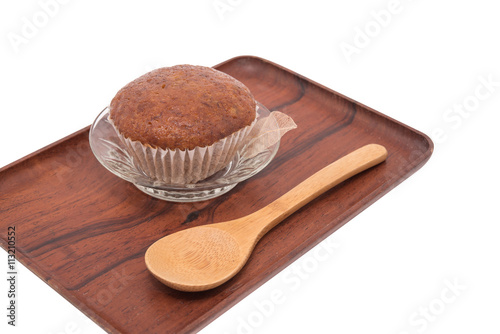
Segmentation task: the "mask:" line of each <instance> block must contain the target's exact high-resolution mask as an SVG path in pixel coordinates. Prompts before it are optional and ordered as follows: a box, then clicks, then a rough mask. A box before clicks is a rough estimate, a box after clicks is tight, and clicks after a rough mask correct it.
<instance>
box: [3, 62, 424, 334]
mask: <svg viewBox="0 0 500 334" xmlns="http://www.w3.org/2000/svg"><path fill="white" fill-rule="evenodd" d="M216 68H218V69H219V70H222V71H224V72H226V73H228V74H230V75H232V76H234V77H236V78H237V79H239V80H240V81H242V82H243V83H244V84H246V85H247V86H248V87H249V88H250V90H251V91H252V92H253V94H254V96H255V98H256V99H257V100H258V101H259V102H261V103H263V104H264V105H266V106H267V107H268V108H269V109H270V110H280V111H282V112H284V113H286V114H288V115H290V116H291V117H292V118H293V119H294V120H295V122H296V123H297V125H298V128H297V129H295V130H293V131H291V132H289V133H287V134H286V135H285V137H284V138H283V139H282V142H281V146H280V149H279V151H278V154H277V156H276V158H275V159H274V160H273V161H272V162H271V164H270V165H269V166H267V167H266V168H265V169H264V170H263V171H262V172H260V173H259V174H257V175H256V176H255V177H253V178H251V179H249V180H247V181H245V182H242V183H240V184H239V185H237V186H236V187H235V188H234V189H233V190H232V191H230V192H229V193H227V194H225V195H223V196H221V197H218V198H216V199H213V200H209V201H206V202H198V203H190V204H179V203H169V202H165V201H162V200H159V199H155V198H153V197H149V196H148V195H146V194H144V193H142V192H140V191H139V190H138V189H136V188H135V187H134V186H133V185H132V184H130V183H128V182H126V181H123V180H121V179H119V178H118V177H116V176H114V175H113V174H111V173H110V172H108V171H107V170H106V169H105V168H104V167H102V166H101V165H100V164H99V163H98V161H97V160H96V159H95V158H94V156H93V154H92V152H91V151H90V147H89V144H88V128H85V129H82V130H81V131H79V132H77V133H75V134H73V135H70V136H68V137H67V138H64V139H62V140H60V141H58V142H56V143H54V144H52V145H50V146H48V147H46V148H44V149H42V150H40V151H38V152H35V153H33V154H31V155H29V156H27V157H25V158H23V159H21V160H19V161H17V162H14V163H12V164H10V165H8V166H6V167H4V168H2V169H1V170H0V229H1V231H2V234H1V235H2V238H1V244H2V247H3V248H6V233H7V226H16V235H17V236H18V240H17V244H16V248H17V256H18V260H20V261H21V262H22V263H24V264H25V265H26V266H27V267H28V268H29V269H31V270H32V271H33V272H34V273H35V274H36V275H38V276H39V277H40V278H41V279H43V280H44V281H45V282H47V284H49V285H50V286H51V287H53V288H54V289H55V290H56V291H57V292H58V293H60V294H61V295H63V296H64V297H65V298H67V299H68V300H69V301H70V302H71V303H73V304H74V305H75V306H76V307H78V308H79V309H80V310H82V311H83V312H84V313H85V314H87V315H88V316H89V317H91V318H92V319H93V320H94V321H95V322H97V323H98V324H99V325H100V326H102V327H103V328H104V329H105V330H106V331H108V332H111V333H146V332H149V333H187V332H195V331H197V330H200V329H201V328H202V327H204V326H206V325H207V324H208V323H210V322H211V321H212V320H214V319H215V318H216V317H217V316H219V315H220V314H221V313H223V312H224V311H225V310H227V309H228V308H230V307H231V306H232V305H234V304H235V303H237V302H238V301H239V300H241V299H242V298H243V297H245V296H246V295H248V294H249V293H250V292H252V291H253V290H255V289H256V288H257V287H259V286H260V285H261V284H263V283H264V282H265V281H267V280H268V279H270V278H271V277H272V276H274V275H275V274H276V273H277V272H279V271H280V270H282V269H284V268H285V267H286V266H287V265H289V264H290V263H291V262H293V261H294V260H295V259H297V258H298V257H300V256H301V255H302V254H304V253H305V252H306V251H308V250H309V249H311V248H312V247H313V246H315V245H316V244H318V243H319V242H320V241H321V240H323V239H324V238H326V237H327V236H328V235H330V234H331V233H332V232H334V231H335V230H336V229H338V228H339V227H340V226H342V225H343V224H345V223H346V222H347V221H349V220H350V219H351V218H353V217H354V216H355V215H357V214H358V213H359V212H361V211H362V210H363V209H365V208H366V207H367V206H369V205H371V204H372V203H373V202H375V201H376V200H377V199H378V198H380V197H381V196H383V195H384V194H385V193H387V192H388V191H389V190H391V189H392V188H394V187H395V186H396V185H397V184H399V183H400V182H402V181H403V180H404V179H406V178H407V177H408V176H410V175H411V174H412V173H414V172H415V171H416V170H417V169H419V168H420V167H421V166H422V165H423V164H424V163H425V162H426V161H427V160H428V159H429V157H430V156H431V153H432V148H433V146H432V142H431V141H430V139H429V138H428V137H426V136H425V135H423V134H421V133H419V132H417V131H415V130H414V129H412V128H410V127H408V126H405V125H404V124H401V123H399V122H397V121H395V120H392V119H390V118H388V117H387V116H384V115H383V114H380V113H378V112H376V111H374V110H372V109H370V108H367V107H366V106H363V105H361V104H359V103H357V102H355V101H352V100H351V99H348V98H346V97H344V96H342V95H340V94H338V93H336V92H334V91H332V90H330V89H327V88H325V87H323V86H321V85H319V84H317V83H315V82H312V81H310V80H308V79H306V78H304V77H301V76H300V75H297V74H296V73H293V72H291V71H289V70H287V69H284V68H282V67H280V66H278V65H276V64H273V63H271V62H269V61H266V60H263V59H260V58H255V57H246V56H243V57H237V58H234V59H230V60H228V61H226V62H224V63H222V64H219V65H218V66H216ZM368 143H378V144H381V145H384V146H385V147H386V148H387V150H388V152H389V156H388V158H387V161H386V162H384V163H383V164H381V165H379V166H376V167H374V168H373V169H370V170H368V171H366V172H364V173H362V174H360V175H358V176H355V177H354V178H352V179H350V180H348V181H346V182H344V183H342V184H340V185H339V186H337V187H336V188H334V189H332V190H330V191H329V192H327V193H325V194H324V195H322V196H320V197H319V198H317V199H316V200H314V201H313V202H311V203H310V204H309V205H307V206H306V207H304V208H302V209H301V210H299V211H298V212H296V213H295V214H293V215H292V216H290V217H289V218H287V219H286V220H285V221H284V222H283V223H281V224H280V225H278V226H277V227H276V228H275V229H273V230H272V231H270V232H269V233H268V234H267V235H266V236H265V237H264V238H263V239H262V240H261V241H260V242H259V244H258V245H257V247H256V249H255V251H254V253H253V255H252V256H251V258H250V260H249V261H248V263H247V265H246V266H245V267H244V268H243V270H242V271H241V272H240V273H239V274H237V276H235V277H234V278H233V279H232V280H230V281H229V282H228V283H226V284H223V285H222V286H220V287H218V288H216V289H214V290H210V291H205V292H199V293H186V292H178V291H174V290H172V289H170V288H167V287H166V286H164V285H162V284H161V283H159V282H158V281H157V280H156V279H155V278H154V277H153V276H152V275H151V274H150V273H149V272H148V271H147V269H146V266H145V264H144V253H145V251H146V249H147V248H148V247H149V246H150V245H151V244H152V243H153V242H154V241H156V240H157V239H159V238H161V237H162V236H165V235H166V234H169V233H172V232H175V231H179V230H181V229H184V228H187V227H191V226H197V225H203V224H208V223H213V222H220V221H225V220H230V219H234V218H238V217H241V216H244V215H247V214H249V213H251V212H253V211H255V210H257V209H259V208H261V207H263V206H265V205H266V204H268V203H270V202H271V201H273V200H275V199H276V198H278V197H279V196H280V195H282V194H284V193H285V192H286V191H288V190H290V189H291V188H293V187H294V186H295V185H297V184H298V183H299V182H300V181H302V180H304V179H305V178H307V177H308V176H309V175H311V174H313V173H314V172H316V171H318V170H319V169H321V168H322V167H324V166H326V165H327V164H329V163H331V162H333V161H334V160H336V159H338V158H340V157H341V156H343V155H345V154H347V153H349V152H351V151H353V150H355V149H356V148H359V147H361V146H363V145H365V144H368ZM380 219H383V217H380Z"/></svg>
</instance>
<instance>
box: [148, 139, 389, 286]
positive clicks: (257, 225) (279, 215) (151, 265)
mask: <svg viewBox="0 0 500 334" xmlns="http://www.w3.org/2000/svg"><path fill="white" fill-rule="evenodd" d="M386 157H387V150H386V149H385V148H384V147H383V146H381V145H377V144H369V145H366V146H363V147H361V148H359V149H357V150H356V151H354V152H352V153H349V154H348V155H346V156H344V157H342V158H340V159H339V160H337V161H335V162H333V163H331V164H330V165H328V166H326V167H325V168H323V169H321V170H320V171H318V172H316V173H315V174H314V175H312V176H310V177H309V178H307V179H306V180H305V181H303V182H301V183H300V184H298V185H297V186H296V187H295V188H293V189H292V190H290V191H289V192H287V193H286V194H284V195H283V196H281V197H280V198H278V199H277V200H275V201H274V202H272V203H270V204H269V205H267V206H265V207H263V208H262V209H260V210H258V211H256V212H254V213H252V214H250V215H248V216H245V217H242V218H239V219H235V220H231V221H227V222H222V223H217V224H210V225H205V226H198V227H193V228H189V229H186V230H183V231H180V232H177V233H173V234H170V235H168V236H166V237H163V238H162V239H160V240H158V241H156V242H155V243H154V244H153V245H151V246H150V247H149V248H148V250H147V251H146V255H145V261H146V266H147V268H148V269H149V271H150V272H151V273H152V274H153V276H155V277H156V278H157V279H158V280H159V281H160V282H162V283H163V284H165V285H167V286H169V287H171V288H174V289H177V290H181V291H203V290H208V289H212V288H215V287H217V286H219V285H221V284H223V283H224V282H227V281H228V280H229V279H231V278H232V277H233V276H234V275H236V274H237V273H238V272H239V271H240V270H241V268H243V266H244V265H245V263H246V262H247V260H248V258H249V257H250V254H251V253H252V251H253V249H254V247H255V245H256V244H257V242H258V241H259V240H260V238H262V236H264V235H265V234H266V233H267V232H268V231H269V230H271V229H272V228H273V227H274V226H276V225H277V224H279V223H280V222H281V221H283V220H284V219H285V218H286V217H288V216H289V215H291V214H292V213H293V212H295V211H296V210H298V209H299V208H301V207H302V206H304V205H305V204H307V203H309V202H310V201H312V200H313V199H314V198H316V197H318V196H319V195H321V194H323V193H324V192H325V191H327V190H329V189H331V188H332V187H334V186H336V185H337V184H339V183H341V182H343V181H345V180H347V179H348V178H350V177H352V176H354V175H356V174H358V173H360V172H362V171H364V170H366V169H368V168H370V167H373V166H375V165H377V164H379V163H381V162H382V161H384V160H385V159H386Z"/></svg>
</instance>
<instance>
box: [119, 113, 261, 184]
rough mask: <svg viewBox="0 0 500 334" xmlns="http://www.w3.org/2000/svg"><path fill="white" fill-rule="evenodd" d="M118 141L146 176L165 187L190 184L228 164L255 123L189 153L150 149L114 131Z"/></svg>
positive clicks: (188, 151) (243, 143) (242, 144)
mask: <svg viewBox="0 0 500 334" xmlns="http://www.w3.org/2000/svg"><path fill="white" fill-rule="evenodd" d="M109 121H110V123H111V124H112V125H113V127H114V128H115V131H116V133H117V134H118V136H119V138H120V140H121V141H122V142H123V143H124V144H125V146H126V147H127V150H128V152H129V153H130V154H131V155H132V156H133V158H134V160H135V161H136V163H137V165H138V167H140V168H141V170H142V171H143V172H144V173H145V174H146V175H147V176H148V177H151V178H153V179H155V180H157V181H160V182H162V183H166V184H183V185H185V184H190V183H196V182H198V181H200V180H203V179H206V178H207V177H209V176H211V175H213V174H215V173H217V172H218V171H219V170H221V169H223V168H224V167H225V166H227V165H228V164H229V162H230V161H231V160H232V159H233V157H234V155H235V154H236V152H237V151H238V150H239V149H240V148H241V147H243V146H244V145H245V144H246V143H247V142H248V134H249V133H250V132H251V131H252V129H253V128H254V126H255V124H256V123H257V120H254V121H253V122H252V123H251V124H250V125H248V126H246V127H244V128H242V129H240V130H238V131H236V132H234V133H232V134H231V135H229V136H227V137H225V138H223V139H221V140H219V141H217V142H215V143H213V144H212V145H210V146H204V147H195V148H194V149H191V150H180V149H175V150H170V149H162V148H153V147H151V146H149V145H145V144H142V143H141V142H139V141H135V140H131V139H129V138H127V137H125V136H124V135H122V134H121V133H120V131H118V129H117V128H116V127H115V126H114V123H113V121H112V119H111V118H109Z"/></svg>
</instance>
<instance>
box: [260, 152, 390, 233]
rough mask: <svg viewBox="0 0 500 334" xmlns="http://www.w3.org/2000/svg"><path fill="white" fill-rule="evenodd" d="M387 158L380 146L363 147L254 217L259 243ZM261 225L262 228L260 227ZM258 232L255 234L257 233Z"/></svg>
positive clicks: (322, 170) (312, 177)
mask: <svg viewBox="0 0 500 334" xmlns="http://www.w3.org/2000/svg"><path fill="white" fill-rule="evenodd" d="M386 157H387V150H386V149H385V147H383V146H381V145H377V144H369V145H366V146H363V147H361V148H359V149H357V150H355V151H353V152H351V153H349V154H348V155H346V156H344V157H342V158H340V159H338V160H337V161H335V162H333V163H331V164H330V165H328V166H326V167H324V168H323V169H321V170H320V171H318V172H316V173H315V174H313V175H312V176H310V177H309V178H307V179H306V180H304V181H302V182H301V183H299V184H298V185H297V186H296V187H294V188H293V189H291V190H290V191H288V192H287V193H285V194H284V195H283V196H281V197H280V198H278V199H277V200H275V201H274V202H272V203H270V204H269V205H267V206H265V207H264V208H262V209H260V210H258V211H256V212H254V213H253V214H252V216H254V217H252V218H254V219H252V221H253V222H254V224H255V225H254V226H253V228H255V229H260V232H258V233H256V234H257V240H259V239H260V237H262V236H263V235H264V234H266V233H267V232H268V231H269V230H271V229H272V228H273V227H274V226H276V225H277V224H279V223H280V222H281V221H282V220H283V219H285V218H286V217H288V216H289V215H291V214H292V213H294V212H295V211H296V210H298V209H300V208H301V207H302V206H304V205H306V204H307V203H309V202H310V201H312V200H313V199H315V198H316V197H318V196H319V195H321V194H323V193H324V192H326V191H327V190H329V189H331V188H333V187H335V186H336V185H337V184H339V183H341V182H343V181H345V180H347V179H348V178H350V177H351V176H354V175H356V174H358V173H360V172H362V171H364V170H366V169H368V168H370V167H373V166H375V165H377V164H379V163H381V162H382V161H384V160H385V158H386ZM259 225H260V226H259ZM254 231H255V230H254Z"/></svg>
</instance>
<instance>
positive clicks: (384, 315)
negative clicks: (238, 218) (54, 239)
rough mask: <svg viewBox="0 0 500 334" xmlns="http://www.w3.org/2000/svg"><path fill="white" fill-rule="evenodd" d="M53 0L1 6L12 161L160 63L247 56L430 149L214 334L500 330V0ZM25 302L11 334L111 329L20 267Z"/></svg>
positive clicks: (1, 88)
mask: <svg viewBox="0 0 500 334" xmlns="http://www.w3.org/2000/svg"><path fill="white" fill-rule="evenodd" d="M50 2H51V1H49V0H41V2H38V1H34V0H27V1H2V2H1V4H0V27H1V28H0V29H1V34H0V47H1V53H0V56H1V58H0V59H1V62H0V92H1V93H0V94H1V95H0V96H1V98H0V113H1V116H0V126H1V129H0V152H1V154H0V166H4V165H6V164H8V163H10V162H12V161H14V160H16V159H19V158H21V157H23V156H25V155H27V154H29V153H31V152H32V151H34V150H36V149H39V148H41V147H43V146H45V145H47V144H50V143H51V142H53V141H55V140H58V139H59V138H61V137H63V136H66V135H68V134H70V133H72V132H74V131H76V130H79V129H81V128H83V127H85V126H87V125H88V124H90V123H91V122H92V121H93V119H94V117H95V116H96V115H97V114H98V113H99V112H100V111H101V110H102V108H103V107H104V106H106V105H107V104H108V103H109V101H110V100H111V98H112V97H113V96H114V94H115V93H116V91H117V90H118V89H119V88H121V87H122V86H123V85H124V84H126V83H127V82H129V81H130V80H132V79H134V78H136V77H137V76H139V75H142V74H143V73H145V72H147V71H149V70H151V69H153V68H156V67H160V66H170V65H175V64H181V63H188V64H198V65H206V66H213V65H215V64H218V63H220V62H222V61H224V60H226V59H229V58H231V57H234V56H238V55H246V54H250V55H256V56H259V57H263V58H266V59H269V60H271V61H273V62H276V63H278V64H281V65H283V66H285V67H287V68H289V69H291V70H293V71H295V72H298V73H300V74H302V75H305V76H306V77H308V78H310V79H312V80H315V81H317V82H319V83H321V84H323V85H325V86H327V87H330V88H332V89H334V90H336V91H338V92H340V93H342V94H345V95H347V96H349V97H351V98H353V99H355V100H357V101H360V102H361V103H363V104H366V105H368V106H370V107H372V108H374V109H376V110H379V111H381V112H383V113H385V114H387V115H389V116H391V117H393V118H395V119H397V120H399V121H402V122H404V123H406V124H408V125H410V126H412V127H414V128H416V129H418V130H420V131H423V132H424V133H426V134H428V135H430V136H431V137H432V138H433V139H434V142H435V151H434V154H433V156H432V157H431V159H430V161H429V162H428V163H427V164H426V165H425V166H424V167H423V168H422V169H421V170H419V171H418V172H417V173H416V174H414V175H413V176H411V177H410V178H409V179H408V180H406V181H405V182H403V184H401V185H400V186H398V187H397V188H395V189H394V190H393V191H391V192H390V193H389V194H387V195H386V196H384V197H383V198H382V199H380V200H379V201H378V202H376V203H375V204H373V205H372V206H371V207H369V208H368V209H367V210H365V211H364V212H363V213H361V214H359V215H358V216H357V217H356V218H355V219H353V220H352V221H350V222H349V223H348V224H347V225H345V226H344V227H342V228H341V229H340V230H339V231H337V232H335V233H334V234H333V235H332V236H331V237H330V238H328V239H327V240H325V242H323V243H322V244H320V245H319V246H318V247H317V248H316V249H315V250H313V251H312V252H310V253H308V254H306V255H304V256H303V257H302V258H301V259H300V260H299V261H297V262H296V264H294V265H293V266H291V267H289V268H287V269H286V270H285V271H283V272H282V273H280V274H279V275H277V276H275V277H274V278H273V279H271V280H270V281H269V282H267V283H266V284H264V285H263V286H262V287H261V288H260V289H258V290H257V291H255V292H254V293H253V294H251V295H250V296H248V297H247V298H245V299H244V300H243V301H241V302H240V303H238V304H237V305H236V306H235V307H233V308H232V309H230V310H229V311H227V312H226V313H225V314H224V315H222V316H221V317H219V318H218V319H217V320H215V321H214V322H213V323H211V324H210V325H208V326H207V327H206V328H205V329H204V330H202V333H204V334H209V333H394V334H402V333H410V334H413V333H498V332H499V331H500V322H499V321H498V315H499V314H500V302H499V300H500V271H499V262H500V261H499V254H500V242H499V241H498V240H499V234H500V227H499V223H500V219H499V214H498V200H499V197H500V196H499V192H498V188H499V186H500V182H499V177H498V160H499V159H498V149H499V145H498V144H499V139H500V136H499V135H498V129H497V128H498V124H499V122H500V117H499V111H498V110H499V106H500V68H499V67H500V43H499V34H498V33H499V32H500V20H499V17H498V12H499V11H498V9H499V8H497V7H495V6H494V1H491V0H475V1H451V0H445V1H439V2H438V1H430V0H419V1H417V0H414V1H410V0H400V2H399V4H398V3H394V2H391V1H389V0H376V1H368V0H362V1H348V0H342V1H264V0H221V1H214V0H198V1H181V0H176V1H140V2H139V1H106V2H104V1H78V0H72V1H67V3H65V4H59V5H58V7H57V8H56V7H54V6H52V7H50V9H45V11H49V12H50V14H51V15H50V16H49V15H47V14H43V10H44V9H43V7H44V5H43V3H50ZM61 2H62V0H61ZM52 3H53V1H52ZM214 4H216V5H218V6H219V7H218V8H219V10H217V9H216V8H215V7H214ZM45 7H46V6H45ZM388 9H391V10H392V14H390V17H388V16H387V15H385V16H384V15H383V14H384V13H385V14H387V10H388ZM384 11H385V12H384ZM374 13H375V14H374ZM377 13H378V14H377ZM389 13H390V12H389ZM376 16H378V20H379V21H380V22H381V23H377V21H376V19H375V17H376ZM44 18H45V19H47V20H44ZM26 22H31V23H36V24H37V25H38V26H39V27H38V28H36V29H37V30H36V31H35V30H33V29H31V31H30V30H29V29H28V28H26V27H25V26H26V25H29V23H26ZM23 27H24V28H23ZM363 30H368V34H369V36H368V37H366V36H363V34H364V33H362V32H361V33H360V31H363ZM23 33H24V36H23ZM348 44H349V45H351V49H350V50H351V51H352V50H353V48H356V49H355V51H356V53H352V54H350V55H346V54H345V53H344V52H343V51H342V47H344V48H348V46H347V45H348ZM481 80H483V81H484V80H490V81H491V82H492V83H493V84H490V85H485V84H484V83H482V81H481ZM478 94H479V95H478ZM478 97H479V98H478ZM450 108H451V109H450ZM454 108H455V109H454ZM459 108H462V110H463V112H462V113H461V114H460V113H458V110H459ZM311 131H314V129H311ZM0 182H1V180H0ZM0 219H1V216H0ZM2 233H4V231H2ZM24 233H28V232H24ZM22 237H23V236H22V235H18V238H22ZM322 247H323V248H322ZM325 247H326V248H328V249H333V250H334V251H333V252H331V253H328V252H327V251H326V248H325ZM2 253H3V254H4V255H3V256H2V257H3V258H4V260H2V261H0V262H3V263H6V262H7V260H6V253H5V252H3V251H2ZM320 255H321V256H320ZM0 260H1V259H0ZM0 267H1V268H4V269H2V271H4V272H6V269H5V266H3V265H0ZM300 273H302V274H300ZM5 275H6V273H5V274H4V275H0V277H3V276H5ZM0 281H1V283H0V296H1V297H0V305H6V304H7V296H6V294H7V293H6V292H7V285H6V281H5V279H1V280H0ZM450 286H454V287H452V288H450ZM18 291H19V298H18V327H16V328H11V327H10V326H7V325H6V322H7V319H6V316H5V315H4V314H6V311H5V307H4V306H2V307H1V309H2V310H4V311H1V312H0V319H2V320H1V321H0V322H1V325H0V326H1V327H0V328H1V330H0V332H2V333H5V332H7V333H54V334H55V333H102V332H103V331H102V330H101V329H100V328H99V327H98V326H97V325H95V324H94V323H93V322H91V321H90V320H88V319H87V318H86V317H85V316H84V315H83V314H82V313H81V312H80V311H78V310H77V309H76V308H75V307H73V306H72V305H71V304H69V303H68V302H67V301H66V300H65V299H64V298H62V297H61V296H59V295H58V294H57V293H56V292H54V291H53V290H52V289H51V288H50V287H49V286H48V285H46V284H45V283H44V282H42V281H41V280H40V279H38V278H37V277H36V276H35V275H33V274H32V273H31V272H30V271H29V270H28V269H26V268H24V267H22V268H20V269H19V285H18ZM276 296H280V298H278V299H276V298H275V297H276ZM273 298H274V299H273ZM147 328H148V324H147V323H144V332H147Z"/></svg>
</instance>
